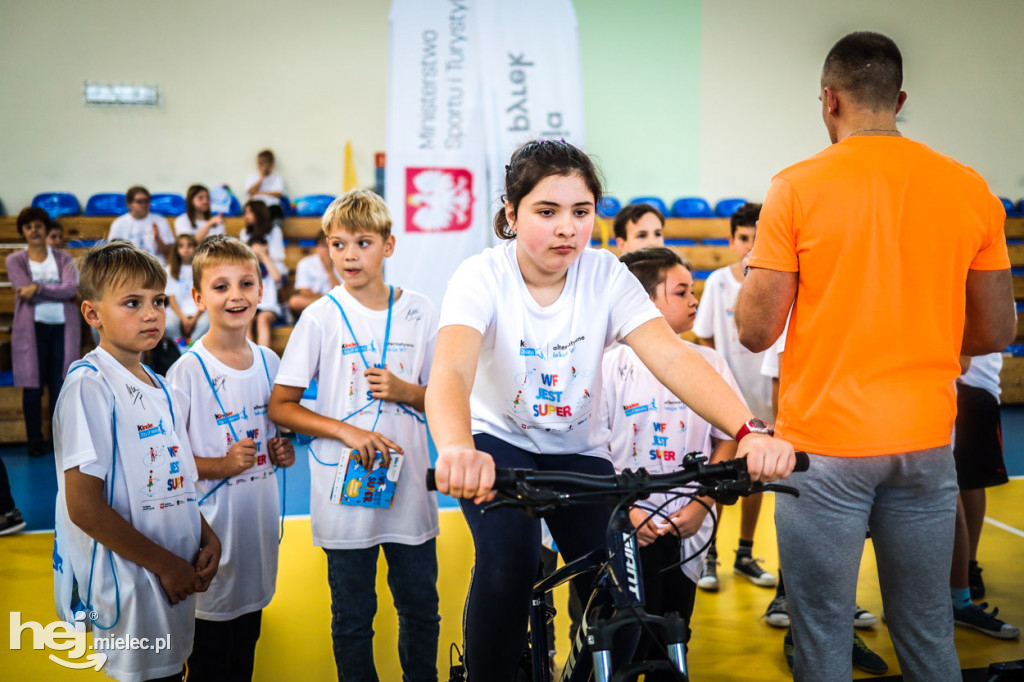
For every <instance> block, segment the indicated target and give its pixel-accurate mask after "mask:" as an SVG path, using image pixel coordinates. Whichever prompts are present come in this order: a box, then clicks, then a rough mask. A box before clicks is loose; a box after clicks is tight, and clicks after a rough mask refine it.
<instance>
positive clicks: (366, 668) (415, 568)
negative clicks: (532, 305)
mask: <svg viewBox="0 0 1024 682" xmlns="http://www.w3.org/2000/svg"><path fill="white" fill-rule="evenodd" d="M323 231H324V234H326V235H327V244H328V248H329V250H330V255H331V260H332V262H333V263H334V266H335V268H336V269H337V271H338V273H339V274H340V275H341V279H342V284H341V285H340V286H337V287H335V288H334V289H332V290H331V291H330V292H329V293H328V294H327V295H326V296H324V297H323V298H321V299H319V300H317V301H315V302H313V303H312V304H311V305H310V306H309V307H308V308H306V310H305V312H304V313H303V314H302V317H300V318H299V321H298V324H296V326H295V330H294V332H293V333H292V336H291V339H290V340H289V342H288V347H287V348H286V349H285V352H284V357H283V359H282V360H281V367H280V369H279V371H278V374H277V378H276V379H275V384H276V385H275V386H274V391H273V393H272V395H271V397H270V418H271V419H272V420H273V421H275V422H276V423H278V424H280V425H282V426H285V427H287V428H290V429H293V430H295V431H298V432H301V433H306V434H310V435H312V436H314V440H313V441H312V442H311V443H310V446H309V453H310V455H309V457H310V463H309V466H310V470H311V471H310V482H311V486H310V487H311V492H310V518H311V522H312V527H313V543H314V544H315V545H317V546H320V547H323V548H324V551H325V552H326V553H327V580H328V583H329V584H330V588H331V610H332V623H331V635H332V639H333V642H334V658H335V663H336V664H337V667H338V676H339V679H358V680H376V679H377V674H376V670H375V668H374V663H373V646H372V639H373V616H374V613H375V611H376V603H377V596H376V594H375V582H376V578H375V576H376V567H377V556H378V553H379V551H380V549H381V548H383V550H384V556H385V558H386V559H387V562H388V584H389V585H390V587H391V594H392V597H393V598H394V600H395V607H396V609H397V611H398V624H399V631H398V649H399V658H400V660H401V663H402V671H403V674H404V677H403V679H406V680H410V681H412V682H419V681H421V680H436V679H437V670H436V660H437V639H438V634H439V622H440V616H439V615H438V597H437V555H436V548H435V540H434V538H435V537H436V536H437V533H438V524H437V502H436V500H435V498H434V496H433V495H432V494H431V493H428V492H427V489H426V486H424V485H423V480H424V476H425V474H426V470H427V467H428V461H429V456H428V453H427V431H426V424H425V422H424V420H423V417H422V416H421V412H422V410H423V398H424V394H425V392H426V382H427V376H428V375H429V373H430V360H431V357H432V355H433V349H434V341H435V337H436V334H437V314H436V312H435V311H434V307H433V306H432V305H431V304H430V301H429V300H428V299H427V298H426V297H424V296H423V295H421V294H418V293H415V292H413V291H409V290H402V289H398V288H397V287H394V286H389V285H388V284H386V283H385V282H384V272H383V266H384V259H385V258H387V257H388V256H390V255H391V254H392V252H393V251H394V248H395V238H394V236H393V235H392V234H391V215H390V213H389V212H388V209H387V206H386V205H385V204H384V201H383V200H382V199H381V198H380V197H379V196H377V195H376V194H374V193H373V192H370V191H367V190H355V191H352V192H348V193H346V194H344V195H342V196H340V197H338V198H337V199H336V200H335V201H334V202H333V203H332V204H331V205H330V206H329V207H328V208H327V211H326V212H325V213H324V216H323ZM313 379H317V380H318V392H317V398H316V411H311V410H308V409H306V408H305V407H303V406H302V405H300V404H299V401H300V400H301V398H302V394H303V392H304V391H305V389H306V387H307V386H308V385H309V383H310V381H311V380H313ZM346 447H347V448H351V449H352V451H351V452H352V454H351V457H353V458H355V459H358V460H359V462H360V463H361V464H362V466H363V467H365V468H366V469H367V470H369V469H370V468H371V467H373V466H374V462H375V460H376V459H377V458H376V453H378V452H379V453H380V454H381V455H382V458H383V466H385V467H390V465H391V463H392V460H393V459H394V463H395V469H394V470H393V471H395V470H397V472H398V475H397V483H396V487H395V492H394V499H393V500H392V503H391V507H390V508H373V507H364V506H345V505H341V504H338V503H335V502H331V492H332V483H333V482H334V481H335V479H336V476H337V475H338V467H339V466H340V467H342V468H343V469H342V471H341V472H340V473H341V474H342V475H343V474H344V473H345V472H344V467H346V466H347V465H348V461H349V454H348V451H344V450H343V448H346ZM395 455H402V462H401V467H400V468H399V461H398V459H395ZM389 475H390V474H389Z"/></svg>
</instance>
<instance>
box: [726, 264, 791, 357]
mask: <svg viewBox="0 0 1024 682" xmlns="http://www.w3.org/2000/svg"><path fill="white" fill-rule="evenodd" d="M797 277H798V273H796V272H780V271H778V270H764V269H762V268H750V273H749V274H748V275H747V278H746V280H744V282H743V286H742V287H740V293H739V296H737V297H736V307H735V309H734V312H733V314H734V315H735V319H736V329H737V331H738V332H739V336H740V343H742V344H743V345H744V346H745V347H746V348H747V349H748V350H750V351H752V352H754V353H760V352H761V351H764V350H768V348H770V347H771V345H772V344H773V343H775V340H776V339H778V338H779V336H781V335H782V330H783V329H785V328H786V317H787V316H788V315H789V309H790V308H791V307H793V300H794V299H795V298H796V285H797Z"/></svg>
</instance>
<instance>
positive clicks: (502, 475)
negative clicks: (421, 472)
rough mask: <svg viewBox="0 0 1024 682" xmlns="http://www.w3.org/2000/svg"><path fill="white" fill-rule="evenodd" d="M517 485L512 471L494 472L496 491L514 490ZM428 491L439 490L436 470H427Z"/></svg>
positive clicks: (497, 470)
mask: <svg viewBox="0 0 1024 682" xmlns="http://www.w3.org/2000/svg"><path fill="white" fill-rule="evenodd" d="M515 483H516V477H515V474H513V473H512V469H501V468H498V469H495V470H494V486H492V487H493V488H495V489H496V490H506V489H509V488H514V487H515ZM427 490H432V491H433V490H437V480H436V479H435V478H434V470H433V469H427Z"/></svg>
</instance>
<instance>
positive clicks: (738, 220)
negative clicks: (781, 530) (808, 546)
mask: <svg viewBox="0 0 1024 682" xmlns="http://www.w3.org/2000/svg"><path fill="white" fill-rule="evenodd" d="M760 214H761V204H751V203H747V204H743V206H740V207H739V209H737V210H736V212H735V213H733V214H732V217H731V218H730V221H729V228H730V235H731V236H730V237H729V248H730V249H732V250H733V252H734V253H735V254H736V256H737V259H736V262H735V263H733V264H732V265H727V266H725V267H724V268H719V269H718V270H715V271H714V272H712V273H711V274H710V275H709V276H708V279H707V281H706V282H705V283H704V292H703V293H702V294H701V300H700V305H699V306H698V307H697V319H696V320H695V321H694V323H693V331H694V333H696V334H697V338H698V340H699V341H700V343H701V344H702V345H704V346H708V347H710V348H714V349H716V350H717V351H718V352H719V353H721V354H722V356H723V357H724V358H725V361H726V362H727V363H729V369H731V370H732V373H733V376H735V377H736V382H737V383H738V384H739V386H740V390H741V391H742V392H743V393H742V394H743V399H744V400H745V401H746V403H747V405H748V406H749V407H750V411H751V412H753V413H754V414H755V415H756V416H758V417H760V418H761V419H764V420H766V421H768V420H769V417H771V414H772V410H771V383H770V382H769V381H768V379H767V378H766V377H764V376H763V375H762V374H761V361H762V357H763V355H764V353H751V352H750V351H749V350H747V349H746V348H744V347H743V345H742V344H740V342H739V334H738V332H737V331H736V321H735V320H734V319H733V314H732V313H733V306H735V305H736V296H737V295H738V294H739V291H740V286H741V285H742V284H743V276H744V273H743V259H744V258H745V257H746V256H747V254H748V253H750V249H751V248H753V246H754V237H755V236H756V234H757V218H758V216H759V215H760ZM718 511H719V513H721V506H720V505H719V507H718ZM760 514H761V495H751V496H750V497H745V498H743V501H742V502H741V503H740V542H739V548H738V549H737V550H736V561H735V562H734V564H733V572H735V573H736V574H737V575H742V576H745V577H746V578H747V579H749V580H750V581H751V582H752V583H754V584H755V585H760V586H762V587H774V586H775V583H776V579H775V576H774V575H772V574H771V573H769V572H768V571H765V570H764V569H763V568H761V566H760V564H759V563H758V562H759V561H760V560H759V559H755V558H754V557H753V556H752V553H753V547H754V532H755V531H756V530H757V519H758V516H760ZM717 564H718V551H717V548H716V547H715V545H714V544H713V543H712V545H711V550H710V551H709V552H708V555H707V558H706V559H705V561H704V569H703V573H702V574H701V578H700V580H699V581H698V583H697V585H698V586H699V587H700V588H701V589H704V590H708V591H710V592H714V591H717V590H718V586H719V583H718V569H717Z"/></svg>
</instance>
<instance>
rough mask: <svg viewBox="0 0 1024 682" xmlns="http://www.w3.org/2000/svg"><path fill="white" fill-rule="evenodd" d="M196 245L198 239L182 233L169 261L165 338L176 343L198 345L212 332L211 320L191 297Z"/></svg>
mask: <svg viewBox="0 0 1024 682" xmlns="http://www.w3.org/2000/svg"><path fill="white" fill-rule="evenodd" d="M196 246H197V244H196V238H195V237H193V236H192V235H190V234H188V233H185V234H179V235H178V238H177V239H176V240H175V241H174V250H173V251H171V256H170V258H168V263H167V289H166V294H167V308H166V311H167V314H166V321H165V322H164V336H166V337H167V338H169V339H170V340H171V341H175V342H177V340H178V339H181V338H184V339H187V340H189V341H192V342H195V341H196V340H197V339H199V338H201V337H202V336H203V334H205V333H206V332H207V331H208V330H209V329H210V320H209V318H208V317H207V315H206V313H205V312H201V311H200V310H199V307H198V306H197V305H196V302H195V301H194V300H193V298H192V257H193V256H194V255H195V252H196Z"/></svg>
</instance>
